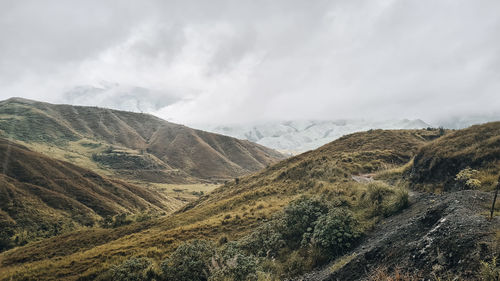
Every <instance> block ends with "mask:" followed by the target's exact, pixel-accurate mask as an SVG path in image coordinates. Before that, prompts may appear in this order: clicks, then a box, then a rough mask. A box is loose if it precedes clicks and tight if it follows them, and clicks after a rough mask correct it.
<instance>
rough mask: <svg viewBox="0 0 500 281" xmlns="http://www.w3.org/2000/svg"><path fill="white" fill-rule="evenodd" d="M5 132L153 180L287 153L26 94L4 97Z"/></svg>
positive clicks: (250, 166)
mask: <svg viewBox="0 0 500 281" xmlns="http://www.w3.org/2000/svg"><path fill="white" fill-rule="evenodd" d="M0 133H1V134H2V135H3V136H7V137H9V138H12V139H14V140H18V141H22V142H23V143H24V144H26V145H28V146H29V147H30V148H32V149H34V150H36V151H39V152H42V153H45V154H49V155H51V156H53V157H58V158H60V159H63V160H66V161H70V162H74V163H81V164H85V166H86V167H89V168H92V169H94V170H98V171H101V172H102V171H104V172H110V173H114V174H116V175H120V176H125V177H126V178H129V179H140V180H144V181H149V182H167V183H190V182H191V183H192V182H199V181H200V180H205V181H206V180H210V181H220V180H224V179H231V178H234V177H237V176H241V175H244V174H248V173H250V172H255V171H257V170H259V169H262V168H264V167H266V166H267V165H269V164H271V163H274V162H276V161H277V160H280V159H283V158H284V157H283V155H281V154H280V153H278V152H276V151H274V150H272V149H268V148H266V147H263V146H261V145H257V144H254V143H251V142H249V141H245V140H238V139H235V138H231V137H226V136H222V135H218V134H213V133H207V132H203V131H199V130H194V129H191V128H188V127H186V126H182V125H177V124H173V123H170V122H167V121H165V120H162V119H160V118H157V117H154V116H152V115H149V114H142V113H133V112H126V111H118V110H111V109H105V108H97V107H84V106H71V105H54V104H49V103H42V102H37V101H32V100H26V99H20V98H12V99H9V100H6V101H2V102H0ZM54 152H56V153H54ZM122 162H125V164H124V163H122ZM127 163H129V164H130V163H133V164H134V166H133V167H130V165H127Z"/></svg>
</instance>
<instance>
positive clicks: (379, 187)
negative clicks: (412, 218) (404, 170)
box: [367, 182, 394, 216]
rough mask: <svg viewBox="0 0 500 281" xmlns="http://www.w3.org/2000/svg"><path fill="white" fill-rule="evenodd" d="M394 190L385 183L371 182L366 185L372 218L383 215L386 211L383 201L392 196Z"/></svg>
mask: <svg viewBox="0 0 500 281" xmlns="http://www.w3.org/2000/svg"><path fill="white" fill-rule="evenodd" d="M393 193H394V190H393V189H392V188H391V187H390V186H388V185H387V184H385V183H381V182H372V183H370V184H368V190H367V195H368V200H369V201H370V202H369V203H370V204H372V206H373V209H372V211H371V213H372V215H373V216H379V215H384V214H385V213H386V211H387V208H386V206H384V200H385V199H386V198H387V197H388V196H390V195H392V194H393Z"/></svg>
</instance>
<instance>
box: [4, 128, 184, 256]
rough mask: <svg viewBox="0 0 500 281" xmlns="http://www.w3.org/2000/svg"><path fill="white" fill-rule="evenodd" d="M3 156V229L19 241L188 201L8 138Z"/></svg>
mask: <svg viewBox="0 0 500 281" xmlns="http://www.w3.org/2000/svg"><path fill="white" fill-rule="evenodd" d="M0 159H2V161H1V165H2V169H1V170H0V229H1V231H0V232H2V233H3V234H4V235H5V234H9V236H12V237H15V241H16V244H18V245H19V244H23V243H26V242H28V241H30V240H33V239H37V238H40V237H49V236H53V235H56V234H60V233H64V232H67V231H69V230H74V229H77V228H80V227H84V226H85V227H89V226H93V225H95V224H97V222H99V221H100V220H102V219H103V218H106V217H111V216H114V215H118V214H139V213H150V214H160V213H171V212H172V211H174V210H176V209H177V208H178V207H179V206H181V205H182V204H181V202H180V201H178V200H176V199H174V198H170V197H168V196H165V195H164V194H162V193H160V192H158V191H156V190H153V189H148V188H144V187H141V186H137V185H133V184H129V183H125V182H123V181H119V180H115V179H110V178H106V177H102V176H100V175H98V174H96V173H94V172H92V171H90V170H88V169H84V168H81V167H78V166H75V165H73V164H71V163H68V162H64V161H60V160H55V159H52V158H49V157H47V156H44V155H42V154H40V153H37V152H33V151H31V150H29V149H28V148H26V147H24V146H22V145H19V144H16V143H13V142H10V141H8V140H5V139H3V138H0ZM7 231H8V232H9V233H6V232H7ZM2 238H5V237H2ZM0 240H1V239H0ZM4 242H5V240H4ZM0 244H1V243H0ZM3 246H4V247H5V246H6V245H3Z"/></svg>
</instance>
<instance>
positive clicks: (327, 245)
mask: <svg viewBox="0 0 500 281" xmlns="http://www.w3.org/2000/svg"><path fill="white" fill-rule="evenodd" d="M358 226H359V223H358V221H357V220H356V219H355V218H354V217H353V215H352V213H351V212H349V211H347V210H345V209H341V208H332V209H331V210H330V211H329V212H328V214H325V215H322V216H321V217H319V218H318V220H317V222H316V225H315V227H314V232H313V233H312V235H311V238H310V240H311V243H312V244H313V246H315V247H317V248H319V249H320V250H321V251H322V252H323V253H324V254H327V255H334V256H338V255H340V254H342V253H344V252H345V251H346V250H348V249H350V248H351V247H352V246H353V244H354V242H355V241H356V240H357V239H358V238H359V237H360V232H359V230H358Z"/></svg>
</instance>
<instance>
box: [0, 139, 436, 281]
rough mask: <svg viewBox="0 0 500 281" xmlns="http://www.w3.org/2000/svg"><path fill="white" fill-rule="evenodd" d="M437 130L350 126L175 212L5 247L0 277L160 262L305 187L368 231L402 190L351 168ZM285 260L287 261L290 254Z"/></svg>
mask: <svg viewBox="0 0 500 281" xmlns="http://www.w3.org/2000/svg"><path fill="white" fill-rule="evenodd" d="M437 136H438V134H437V132H435V131H423V130H420V131H419V130H400V131H383V130H374V131H370V132H364V133H356V134H352V135H349V136H346V137H343V138H341V139H339V140H337V141H334V142H332V143H330V144H327V145H325V146H323V147H321V148H319V149H317V150H315V151H311V152H307V153H304V154H302V155H299V156H296V157H293V158H290V159H288V160H285V161H282V162H280V163H277V164H275V165H272V166H271V167H269V168H267V169H265V170H263V171H262V172H259V173H256V174H254V175H251V176H247V177H242V178H240V179H238V180H233V181H231V182H230V183H227V184H226V185H224V186H222V187H221V188H218V189H216V190H215V191H214V192H212V193H211V194H209V195H207V196H203V197H202V198H201V199H200V200H198V201H197V202H195V203H192V204H190V205H188V206H186V207H185V208H184V209H182V210H181V211H179V212H177V213H176V214H174V215H172V216H168V217H165V218H160V219H156V220H152V221H148V222H144V223H135V224H131V225H129V226H125V227H122V228H118V229H100V230H96V229H93V230H88V231H80V232H79V233H77V234H76V233H75V235H69V234H68V235H63V236H60V237H57V238H53V239H48V240H46V241H44V243H41V242H39V243H33V244H29V245H26V246H24V247H22V248H18V249H14V250H11V251H9V252H6V253H4V254H2V255H0V264H1V265H2V266H3V267H4V268H5V270H4V273H3V275H0V277H1V278H8V277H9V276H13V275H15V276H18V277H19V278H21V277H23V276H24V277H26V278H35V279H47V278H48V277H49V276H61V277H60V278H63V277H64V278H66V279H68V280H75V279H77V278H78V277H79V276H87V277H88V278H94V277H95V276H97V275H98V274H100V273H102V272H103V271H104V270H106V269H107V268H109V266H110V265H112V264H118V263H120V262H122V261H124V260H125V259H127V258H128V257H131V256H145V257H148V258H152V259H153V260H155V261H156V262H160V261H161V260H163V259H164V258H165V257H167V256H168V255H169V253H171V252H172V251H173V250H174V249H175V248H176V247H177V245H179V243H181V242H182V241H187V240H190V239H194V238H199V239H211V240H214V241H217V240H219V239H221V237H226V238H227V239H229V240H237V239H241V238H242V237H244V236H245V235H248V234H249V233H251V232H252V231H253V230H255V229H256V228H257V227H259V226H261V225H263V223H264V222H266V221H268V220H270V219H271V217H272V215H273V214H275V213H277V212H280V211H281V210H282V209H283V207H284V206H286V205H287V204H288V203H289V202H290V201H292V200H295V199H297V198H299V197H300V196H303V195H309V196H318V195H319V196H321V197H322V198H324V199H325V200H328V201H330V202H332V204H333V205H334V206H337V207H342V208H347V209H348V210H350V211H351V212H353V214H354V216H355V218H356V219H357V220H359V221H360V222H361V225H360V229H361V230H362V231H366V230H369V229H370V228H371V227H372V226H373V225H374V224H375V223H376V222H377V221H379V220H380V219H381V218H383V217H384V216H386V215H390V213H391V212H392V211H397V210H395V209H393V208H396V205H395V204H396V203H397V202H398V200H399V198H400V193H398V189H397V188H396V187H391V186H385V187H382V189H381V190H379V191H376V190H375V191H372V190H370V187H369V186H367V185H364V184H359V183H356V182H355V181H354V180H353V179H352V176H353V175H358V174H364V173H370V172H375V171H377V170H381V169H387V168H391V167H394V166H399V165H403V164H405V163H406V162H408V161H409V160H410V159H411V157H412V156H413V155H414V154H415V153H416V152H417V150H418V149H419V147H421V146H422V145H424V144H425V143H427V142H428V141H430V140H432V139H434V138H436V137H437ZM373 192H380V194H381V197H380V198H379V200H378V201H379V203H373V202H372V201H371V199H370V197H371V195H370V194H372V193H373ZM110 237H111V238H110ZM289 251H292V252H293V251H295V250H293V249H292V250H289ZM292 252H290V253H292ZM294 255H297V254H294ZM280 262H282V263H283V264H286V263H287V259H286V258H285V259H284V260H282V261H280ZM23 266H28V267H29V270H26V269H23ZM16 274H17V275H16ZM56 274H59V275H56Z"/></svg>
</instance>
